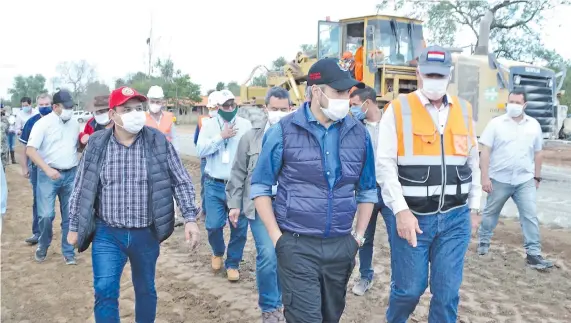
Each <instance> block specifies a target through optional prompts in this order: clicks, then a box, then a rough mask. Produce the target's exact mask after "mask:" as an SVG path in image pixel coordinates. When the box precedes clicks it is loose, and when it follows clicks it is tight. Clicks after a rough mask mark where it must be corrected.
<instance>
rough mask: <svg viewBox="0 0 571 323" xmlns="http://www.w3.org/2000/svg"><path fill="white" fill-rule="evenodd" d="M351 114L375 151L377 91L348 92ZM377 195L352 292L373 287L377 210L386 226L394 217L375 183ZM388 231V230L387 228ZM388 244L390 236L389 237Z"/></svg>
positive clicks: (359, 291)
mask: <svg viewBox="0 0 571 323" xmlns="http://www.w3.org/2000/svg"><path fill="white" fill-rule="evenodd" d="M349 97H350V103H351V114H352V115H353V117H354V118H355V119H357V120H359V121H360V122H363V124H364V125H365V128H367V130H368V131H369V135H370V136H371V141H372V143H373V150H374V151H375V152H376V151H377V143H378V142H379V122H380V121H381V110H379V107H378V106H377V92H376V91H375V90H374V89H373V88H371V87H369V86H366V87H365V88H364V89H358V88H356V90H355V91H353V92H351V94H350V96H349ZM377 197H378V199H379V201H378V202H377V204H375V207H374V208H373V213H372V214H371V220H370V221H369V225H368V226H367V231H365V243H364V244H363V246H362V247H361V248H360V249H359V272H360V274H361V278H360V279H359V281H358V282H357V284H355V286H353V294H355V295H357V296H362V295H364V294H365V292H367V291H368V290H369V289H370V288H371V287H373V275H374V273H375V271H374V269H373V243H374V241H375V231H376V228H377V217H378V214H379V212H380V213H381V215H382V216H383V219H384V222H385V225H386V226H389V225H390V224H391V223H392V221H391V219H390V217H394V214H393V212H392V211H391V209H389V208H388V207H387V206H386V205H385V203H383V198H382V196H381V187H380V186H378V185H377ZM387 232H390V230H387ZM389 244H390V237H389Z"/></svg>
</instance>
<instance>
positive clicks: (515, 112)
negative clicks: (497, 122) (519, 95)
mask: <svg viewBox="0 0 571 323" xmlns="http://www.w3.org/2000/svg"><path fill="white" fill-rule="evenodd" d="M506 113H507V114H508V116H509V117H511V118H517V117H519V116H521V114H522V113H523V105H521V104H517V103H508V104H507V105H506Z"/></svg>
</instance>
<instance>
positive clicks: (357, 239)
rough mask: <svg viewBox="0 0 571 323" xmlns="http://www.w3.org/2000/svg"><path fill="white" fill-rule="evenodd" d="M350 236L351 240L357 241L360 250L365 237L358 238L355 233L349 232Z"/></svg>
mask: <svg viewBox="0 0 571 323" xmlns="http://www.w3.org/2000/svg"><path fill="white" fill-rule="evenodd" d="M351 235H352V236H353V238H355V241H357V244H358V245H359V248H361V247H362V246H363V244H364V243H365V237H363V236H360V235H359V234H358V233H357V232H356V231H353V232H351Z"/></svg>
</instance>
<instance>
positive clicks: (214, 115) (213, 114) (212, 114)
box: [208, 110, 218, 118]
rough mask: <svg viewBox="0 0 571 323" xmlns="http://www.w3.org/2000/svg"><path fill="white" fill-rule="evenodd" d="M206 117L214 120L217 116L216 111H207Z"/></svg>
mask: <svg viewBox="0 0 571 323" xmlns="http://www.w3.org/2000/svg"><path fill="white" fill-rule="evenodd" d="M208 115H209V116H210V117H211V118H215V117H216V116H217V115H218V110H208Z"/></svg>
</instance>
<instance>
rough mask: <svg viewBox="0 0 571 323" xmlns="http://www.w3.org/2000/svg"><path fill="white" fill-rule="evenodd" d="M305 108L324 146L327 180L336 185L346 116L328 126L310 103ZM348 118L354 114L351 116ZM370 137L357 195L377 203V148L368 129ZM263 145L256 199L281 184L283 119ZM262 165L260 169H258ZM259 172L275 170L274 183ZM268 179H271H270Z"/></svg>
mask: <svg viewBox="0 0 571 323" xmlns="http://www.w3.org/2000/svg"><path fill="white" fill-rule="evenodd" d="M303 109H304V112H305V116H306V117H307V120H308V121H309V124H310V132H311V133H312V134H313V135H314V136H315V138H317V140H318V142H319V145H320V146H321V154H322V158H323V163H324V171H325V174H326V177H327V182H328V183H329V187H334V184H335V181H336V180H337V178H339V177H340V176H341V159H340V158H339V135H340V133H339V128H340V126H341V122H343V120H344V119H341V120H339V121H337V122H334V123H333V124H331V125H330V126H329V127H328V128H326V127H324V126H323V125H322V124H321V123H319V121H317V119H316V118H315V116H314V115H313V113H311V110H310V108H309V105H308V104H307V105H306V106H305V107H304V108H303ZM346 118H352V117H350V116H349V117H346ZM366 138H367V139H366V141H367V142H366V146H367V157H366V160H365V164H364V166H363V171H362V172H361V178H360V181H359V184H358V185H357V187H356V198H357V203H376V202H377V200H378V198H377V189H376V183H375V182H374V181H371V179H372V178H374V176H375V165H374V163H375V162H374V152H373V146H372V144H371V137H370V135H369V133H368V132H367V133H366ZM262 145H263V149H262V152H261V153H260V158H259V159H258V164H257V165H256V172H255V173H254V177H253V178H252V192H251V194H250V196H251V198H252V199H254V198H256V197H258V196H271V195H272V185H276V184H277V178H278V175H279V173H280V171H281V168H282V165H283V158H282V156H283V133H282V127H281V125H280V124H279V123H277V124H275V125H273V126H272V127H270V129H268V131H267V132H266V134H265V135H264V139H263V143H262ZM265 154H266V155H265ZM268 155H269V156H268ZM258 168H260V169H259V170H258ZM256 173H258V174H273V179H272V181H273V184H272V185H265V184H262V183H261V180H260V179H256V178H255V175H256ZM264 182H267V180H265V181H264Z"/></svg>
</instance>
